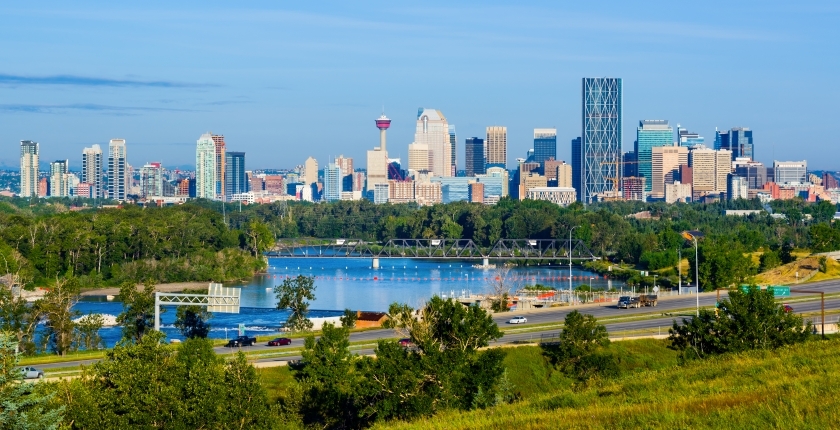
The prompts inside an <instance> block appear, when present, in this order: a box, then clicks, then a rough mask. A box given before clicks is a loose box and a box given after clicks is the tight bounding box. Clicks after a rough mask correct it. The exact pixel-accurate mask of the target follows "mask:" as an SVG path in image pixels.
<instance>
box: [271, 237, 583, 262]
mask: <svg viewBox="0 0 840 430" xmlns="http://www.w3.org/2000/svg"><path fill="white" fill-rule="evenodd" d="M266 255H268V256H270V257H288V258H425V259H458V260H472V259H485V258H487V259H494V260H569V259H571V260H596V259H597V258H598V257H596V256H595V255H594V254H593V253H592V251H590V250H589V248H588V247H587V246H586V245H585V244H584V243H583V242H582V241H580V240H572V241H569V240H556V239H500V240H499V241H498V242H496V243H495V244H494V245H493V246H492V247H490V248H481V247H479V246H477V245H476V244H475V243H474V242H473V241H472V240H469V239H391V240H388V241H385V242H365V241H363V240H358V239H281V240H278V241H277V243H276V244H275V246H274V247H273V248H272V249H271V250H269V251H268V252H267V253H266Z"/></svg>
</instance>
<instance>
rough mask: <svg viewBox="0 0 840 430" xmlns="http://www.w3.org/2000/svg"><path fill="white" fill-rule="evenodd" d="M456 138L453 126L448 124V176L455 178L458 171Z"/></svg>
mask: <svg viewBox="0 0 840 430" xmlns="http://www.w3.org/2000/svg"><path fill="white" fill-rule="evenodd" d="M457 154H458V136H457V135H456V134H455V126H454V125H452V124H449V155H450V160H449V161H450V163H449V166H450V170H451V174H450V175H449V176H456V172H457V171H458V155H457Z"/></svg>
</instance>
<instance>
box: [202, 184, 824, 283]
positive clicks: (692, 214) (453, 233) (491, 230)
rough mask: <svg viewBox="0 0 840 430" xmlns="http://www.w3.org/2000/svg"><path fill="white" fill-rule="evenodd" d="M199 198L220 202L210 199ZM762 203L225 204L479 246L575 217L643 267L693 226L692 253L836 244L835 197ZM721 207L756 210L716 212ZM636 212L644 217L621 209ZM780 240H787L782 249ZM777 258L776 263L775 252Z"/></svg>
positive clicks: (297, 226) (545, 232) (291, 233)
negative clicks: (696, 235) (696, 234)
mask: <svg viewBox="0 0 840 430" xmlns="http://www.w3.org/2000/svg"><path fill="white" fill-rule="evenodd" d="M199 204H203V205H206V206H208V207H210V206H214V207H215V209H216V210H217V211H221V207H220V204H218V203H213V202H203V203H199ZM768 208H769V210H770V211H772V213H773V214H775V215H776V216H771V212H769V211H767V210H766V209H765V208H764V207H763V206H762V205H761V203H760V202H759V201H758V200H738V201H733V202H720V203H713V204H665V203H644V202H609V203H600V204H597V205H591V206H589V207H584V206H583V205H580V204H573V205H571V206H569V207H567V208H562V207H559V206H557V205H554V204H551V203H548V202H543V201H533V200H525V201H515V200H510V199H503V200H501V201H500V202H499V203H498V204H496V205H494V206H486V205H481V204H471V203H466V202H455V203H450V204H445V205H435V206H427V207H417V206H416V205H410V204H403V205H389V204H388V205H374V204H372V203H370V202H366V201H361V202H335V203H330V204H311V203H275V204H272V205H257V206H252V207H249V208H244V209H242V212H237V211H236V210H235V209H236V208H235V207H234V205H228V209H227V213H228V216H229V218H230V222H231V225H232V226H234V227H235V228H236V227H237V226H242V225H245V224H246V223H248V222H250V221H251V220H252V219H254V218H255V217H256V218H258V219H259V220H260V221H262V222H264V223H265V224H266V225H268V226H269V228H270V229H271V231H272V232H273V234H274V235H275V236H276V237H286V238H294V237H316V238H339V237H342V238H360V239H364V240H387V239H392V238H404V239H423V238H450V239H472V240H473V241H474V242H475V243H476V244H477V245H479V246H482V247H490V246H492V245H493V244H494V243H495V242H496V241H497V240H499V239H502V238H509V239H510V238H534V239H566V238H568V235H569V230H570V228H571V227H574V226H580V227H579V228H576V229H575V230H574V238H575V239H580V240H583V241H584V242H585V243H586V244H587V245H588V246H589V247H590V249H591V250H592V251H593V252H594V253H595V254H596V255H597V256H600V257H604V258H606V259H608V260H610V261H613V262H626V263H631V264H639V265H641V266H643V267H645V268H648V269H650V270H657V269H661V268H665V267H673V266H674V265H676V261H677V254H678V249H683V250H684V251H685V252H683V255H684V256H686V254H692V255H691V257H692V261H693V249H689V248H692V247H691V246H690V244H688V243H687V242H686V241H685V240H684V239H683V238H682V237H681V236H680V232H682V231H685V230H699V231H701V232H703V233H704V235H705V236H706V239H705V240H704V241H703V243H702V244H701V247H705V248H706V250H705V251H702V250H701V252H700V253H701V254H702V255H705V256H706V257H708V258H704V257H703V256H702V255H701V262H702V261H703V260H708V259H709V258H711V257H712V256H717V255H722V254H727V253H729V254H732V255H734V254H733V253H735V252H740V253H742V254H744V253H749V252H755V251H759V250H763V251H771V250H772V252H774V253H776V254H783V253H785V252H787V253H788V254H789V252H790V249H793V248H808V249H812V250H814V251H815V252H821V251H829V250H836V249H840V225H838V224H837V223H835V224H834V225H832V223H831V219H832V217H833V215H834V212H835V211H836V206H835V205H833V204H831V203H830V202H819V203H806V202H804V201H803V200H802V199H794V200H786V201H774V202H771V204H770V205H769V206H768ZM727 209H741V210H743V209H750V210H759V211H760V212H759V213H756V214H752V215H748V216H726V215H725V214H724V211H725V210H727ZM638 213H644V214H649V217H639V218H638V219H637V217H632V216H631V215H633V214H638ZM785 247H787V248H789V249H788V250H787V251H785V250H784V248H785ZM732 255H729V257H731V256H732ZM724 257H725V255H724ZM771 260H773V259H771ZM780 262H785V261H784V258H781V261H780ZM738 263H739V264H741V263H743V264H741V265H742V266H744V265H747V266H749V265H751V264H752V263H751V262H747V261H743V262H738ZM745 269H747V270H745V271H744V274H743V276H736V277H745V276H748V275H749V274H750V273H752V272H755V271H756V270H757V269H758V267H745ZM753 269H755V270H753ZM701 271H702V270H701Z"/></svg>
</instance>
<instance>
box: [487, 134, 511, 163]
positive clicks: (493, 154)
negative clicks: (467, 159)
mask: <svg viewBox="0 0 840 430" xmlns="http://www.w3.org/2000/svg"><path fill="white" fill-rule="evenodd" d="M484 151H485V152H484V161H485V163H484V164H485V166H486V167H485V170H486V168H487V167H501V168H503V169H506V168H507V127H501V126H491V127H487V136H486V139H485V140H484Z"/></svg>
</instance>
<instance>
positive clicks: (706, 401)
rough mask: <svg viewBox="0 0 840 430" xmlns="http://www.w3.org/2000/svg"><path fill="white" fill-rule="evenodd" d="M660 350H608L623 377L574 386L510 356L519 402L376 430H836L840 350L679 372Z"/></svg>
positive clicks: (652, 345) (751, 357) (525, 350)
mask: <svg viewBox="0 0 840 430" xmlns="http://www.w3.org/2000/svg"><path fill="white" fill-rule="evenodd" d="M666 345H667V343H666V342H665V341H656V340H651V339H645V340H637V341H626V342H614V343H613V344H612V345H611V346H610V349H611V350H613V351H614V352H618V353H621V357H622V359H621V362H620V367H621V368H622V376H620V377H618V378H615V379H611V380H596V381H591V382H589V383H576V382H575V381H574V380H571V379H569V378H567V377H565V376H563V375H562V374H558V373H557V372H555V371H554V370H553V369H551V367H550V366H549V365H548V363H546V362H545V361H544V360H543V359H542V356H541V354H540V351H539V349H538V348H537V347H531V346H526V347H519V348H511V349H510V350H509V353H508V356H507V358H506V360H505V363H506V365H507V366H508V375H509V377H510V379H511V381H513V382H514V383H515V384H516V385H517V391H519V392H520V393H521V395H522V400H520V401H518V402H515V403H513V404H509V405H503V406H499V407H495V408H491V409H486V410H477V411H472V412H467V413H458V412H444V413H442V414H439V415H438V416H435V417H432V418H430V419H427V420H419V421H415V422H412V423H383V424H381V425H380V426H379V428H405V429H414V428H416V429H423V430H429V429H476V428H516V429H554V428H668V429H670V428H733V429H735V428H737V429H751V428H782V429H804V428H836V427H837V426H838V423H840V409H838V406H840V401H838V400H836V398H837V397H836V395H835V392H836V389H837V387H838V386H840V341H838V340H837V339H831V340H825V341H813V342H809V343H806V344H803V345H798V346H794V347H789V348H783V349H781V350H778V351H772V352H768V351H756V352H752V353H747V354H740V355H725V356H721V357H715V358H712V359H708V360H704V361H696V362H690V363H688V364H685V365H679V364H678V362H677V357H676V353H675V352H673V351H670V350H668V349H667V348H666Z"/></svg>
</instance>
